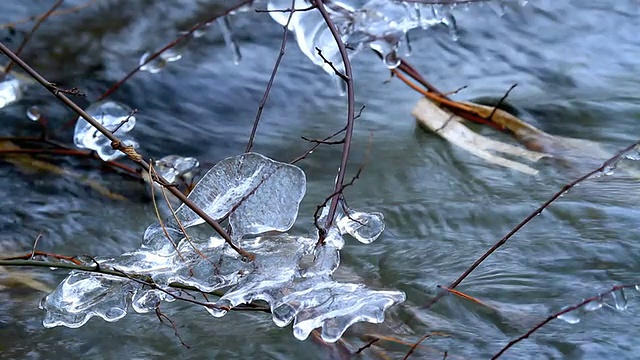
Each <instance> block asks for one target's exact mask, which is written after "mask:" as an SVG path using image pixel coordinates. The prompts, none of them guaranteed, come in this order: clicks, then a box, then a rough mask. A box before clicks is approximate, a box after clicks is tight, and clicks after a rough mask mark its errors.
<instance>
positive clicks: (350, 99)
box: [314, 0, 355, 228]
mask: <svg viewBox="0 0 640 360" xmlns="http://www.w3.org/2000/svg"><path fill="white" fill-rule="evenodd" d="M314 3H315V5H316V7H317V9H318V11H319V12H320V14H321V15H322V18H323V19H324V21H325V23H326V24H327V27H328V28H329V31H330V32H331V35H332V36H333V39H334V40H335V42H336V45H337V46H338V50H339V51H340V57H341V58H342V62H343V64H344V77H341V78H342V80H344V81H345V82H346V85H347V128H346V130H345V135H344V144H343V147H342V158H341V160H340V168H339V170H338V177H337V179H336V184H335V187H334V191H333V192H334V195H333V196H332V198H333V201H331V204H330V205H329V213H328V214H327V223H326V224H325V226H326V228H330V227H331V225H333V220H334V219H333V218H334V217H335V214H336V210H337V206H338V197H339V196H340V193H341V192H342V189H343V188H344V185H343V183H344V177H345V173H346V170H347V162H348V160H349V152H350V150H351V139H352V137H353V125H354V123H355V90H354V84H353V71H352V69H351V61H350V60H349V54H347V48H346V47H345V45H344V42H343V41H342V38H341V36H340V32H339V31H338V29H337V28H336V26H335V24H334V23H333V21H332V20H331V16H330V15H329V13H328V12H327V9H326V8H325V7H324V4H323V2H322V0H315V1H314Z"/></svg>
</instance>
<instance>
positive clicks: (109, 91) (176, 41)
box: [96, 0, 253, 102]
mask: <svg viewBox="0 0 640 360" xmlns="http://www.w3.org/2000/svg"><path fill="white" fill-rule="evenodd" d="M252 1H253V0H243V1H240V2H239V3H237V4H236V5H234V6H232V7H229V8H228V9H226V10H225V11H224V12H222V13H220V14H216V15H214V16H212V17H210V18H209V19H206V20H204V21H201V22H199V23H197V24H195V25H194V26H192V27H191V28H190V29H189V30H187V31H185V32H184V33H182V34H181V35H180V36H179V37H177V38H176V39H174V40H173V41H171V42H170V43H168V44H166V45H165V46H163V47H162V48H160V49H159V50H157V51H156V52H154V53H153V54H151V55H149V57H147V59H146V60H145V61H144V62H142V63H141V64H139V65H138V66H136V68H134V69H133V70H131V71H129V73H127V74H126V75H125V76H124V77H123V78H122V79H120V80H118V82H116V83H115V84H113V86H111V87H110V88H109V89H107V91H105V92H104V93H103V94H102V95H100V97H98V99H96V102H97V101H100V100H104V99H106V98H107V97H109V96H110V95H111V94H113V93H114V92H115V91H116V90H118V89H119V88H120V86H122V84H124V83H125V82H127V80H129V79H130V78H131V77H132V76H133V75H135V74H136V73H137V72H138V71H140V69H142V67H143V66H145V65H147V64H148V63H150V62H152V61H153V60H155V59H156V58H157V57H158V56H160V55H161V54H162V53H164V52H165V51H167V50H169V49H171V48H172V47H174V46H176V45H177V44H179V43H180V42H182V41H184V40H186V39H187V38H188V37H190V36H191V35H192V34H193V33H194V32H195V31H197V30H199V29H200V28H203V27H205V26H207V25H208V24H210V23H211V22H213V21H214V20H216V19H217V18H219V17H222V16H226V15H229V13H231V12H233V11H234V10H237V9H238V8H240V7H242V6H244V5H247V4H249V3H251V2H252Z"/></svg>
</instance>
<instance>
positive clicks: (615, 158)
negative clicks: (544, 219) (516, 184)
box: [424, 141, 640, 309]
mask: <svg viewBox="0 0 640 360" xmlns="http://www.w3.org/2000/svg"><path fill="white" fill-rule="evenodd" d="M636 146H640V141H636V142H635V143H633V144H631V145H629V146H627V147H625V148H624V149H622V150H620V151H619V152H618V153H616V154H615V155H614V156H612V157H610V158H609V159H607V160H606V161H605V162H603V163H602V165H601V166H600V167H599V168H597V169H595V170H592V171H590V172H589V173H587V174H584V175H582V176H580V177H579V178H577V179H575V180H573V181H572V182H570V183H568V184H566V185H564V186H563V187H562V188H561V189H560V190H558V191H557V192H556V193H555V194H553V196H551V198H549V199H548V200H547V201H545V202H544V203H543V204H542V205H540V206H539V207H538V208H537V209H535V210H534V211H533V212H532V213H531V214H529V215H528V216H527V217H526V218H524V220H522V221H521V222H519V223H518V224H517V225H516V226H515V227H514V228H513V229H511V231H509V232H508V233H507V234H506V235H505V236H504V237H503V238H502V239H500V240H498V242H496V243H495V244H493V246H491V248H490V249H489V250H487V251H486V252H485V253H484V254H482V256H480V257H479V258H478V259H477V260H476V261H474V263H473V264H472V265H471V266H470V267H469V268H468V269H467V270H465V271H464V272H463V273H462V275H460V276H459V277H458V278H457V279H456V280H455V281H453V282H452V283H451V284H450V285H449V286H448V288H449V289H454V288H455V287H456V286H458V285H459V284H460V283H461V282H462V281H463V280H464V279H465V278H466V277H467V276H469V275H470V274H471V273H472V272H473V271H474V270H475V269H476V268H477V267H478V266H480V264H482V262H483V261H485V260H486V259H487V258H488V257H489V256H491V254H493V253H494V252H495V251H496V250H498V249H499V248H500V247H501V246H502V245H504V244H505V243H506V242H507V241H508V240H509V239H510V238H511V237H512V236H513V235H515V234H516V233H517V232H518V231H520V229H522V228H523V227H524V226H525V225H527V224H528V223H529V222H530V221H531V220H533V219H534V218H535V217H536V216H538V215H539V214H541V213H542V211H544V209H546V208H547V207H549V206H550V205H551V204H552V203H553V202H554V201H556V200H557V199H558V198H559V197H560V196H562V195H563V194H564V193H566V192H567V191H569V190H570V189H571V188H573V187H574V186H576V185H577V184H579V183H581V182H583V181H585V180H587V179H588V178H590V177H591V176H593V175H595V174H597V173H599V172H602V171H603V170H604V169H605V168H607V167H608V166H610V165H611V164H614V163H615V162H617V161H618V160H620V159H621V158H622V156H623V155H624V154H625V153H626V152H628V151H629V150H631V149H633V148H635V147H636ZM446 293H447V291H446V290H441V291H440V292H438V294H437V295H436V296H435V297H434V298H433V299H432V300H431V301H430V302H429V303H427V304H426V305H425V306H424V307H425V308H426V309H428V308H430V307H431V306H432V305H433V304H435V303H436V302H437V301H438V300H440V299H441V298H442V297H443V296H444V295H445V294H446Z"/></svg>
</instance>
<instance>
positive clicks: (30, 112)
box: [27, 105, 42, 121]
mask: <svg viewBox="0 0 640 360" xmlns="http://www.w3.org/2000/svg"><path fill="white" fill-rule="evenodd" d="M27 117H28V118H29V120H31V121H38V120H40V118H41V117H42V112H40V108H39V107H37V106H35V105H33V106H31V107H29V108H28V109H27Z"/></svg>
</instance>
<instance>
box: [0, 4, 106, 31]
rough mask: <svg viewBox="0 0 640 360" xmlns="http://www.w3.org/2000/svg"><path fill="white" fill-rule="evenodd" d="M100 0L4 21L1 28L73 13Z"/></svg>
mask: <svg viewBox="0 0 640 360" xmlns="http://www.w3.org/2000/svg"><path fill="white" fill-rule="evenodd" d="M97 1H98V0H89V1H87V2H85V3H84V4H80V5H78V6H74V7H72V8H68V9H63V10H58V11H54V12H52V13H51V14H47V13H44V14H39V15H33V16H29V17H26V18H24V19H20V20H17V21H13V22H9V23H4V24H0V29H6V28H13V27H16V26H18V25H20V24H24V23H28V22H30V21H34V20H36V21H37V20H40V19H42V18H43V17H44V18H46V17H53V16H59V15H65V14H71V13H74V12H77V11H80V10H82V9H84V8H86V7H89V6H90V5H92V4H93V3H95V2H97Z"/></svg>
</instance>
